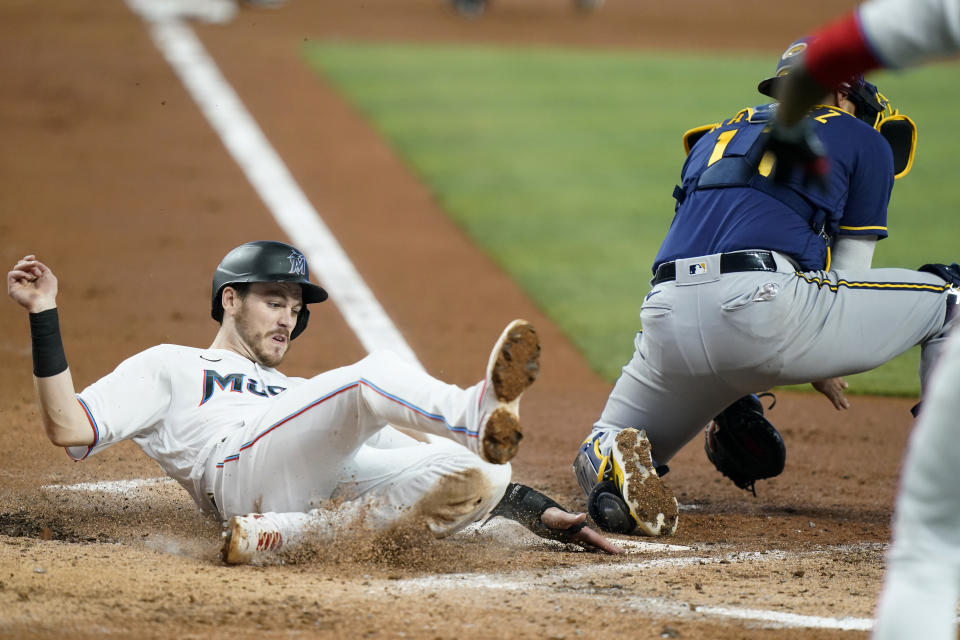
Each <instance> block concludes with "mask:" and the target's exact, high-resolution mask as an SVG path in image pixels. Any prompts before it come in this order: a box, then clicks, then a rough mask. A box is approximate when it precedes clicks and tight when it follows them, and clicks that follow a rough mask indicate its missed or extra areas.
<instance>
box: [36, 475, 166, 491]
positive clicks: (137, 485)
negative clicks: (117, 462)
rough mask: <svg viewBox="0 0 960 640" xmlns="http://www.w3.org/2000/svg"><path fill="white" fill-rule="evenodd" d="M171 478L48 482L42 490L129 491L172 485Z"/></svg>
mask: <svg viewBox="0 0 960 640" xmlns="http://www.w3.org/2000/svg"><path fill="white" fill-rule="evenodd" d="M172 484H176V482H175V481H174V480H173V479H172V478H167V477H163V478H133V479H131V480H104V481H102V482H79V483H77V484H48V485H45V486H42V487H40V488H41V489H43V490H44V491H89V492H91V493H120V494H123V493H129V492H131V491H136V490H137V489H142V488H144V487H155V486H163V485H172Z"/></svg>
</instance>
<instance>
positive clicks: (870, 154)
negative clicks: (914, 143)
mask: <svg viewBox="0 0 960 640" xmlns="http://www.w3.org/2000/svg"><path fill="white" fill-rule="evenodd" d="M857 133H860V136H858V137H859V138H860V139H859V140H857V141H856V145H855V147H854V149H855V156H854V158H853V161H852V162H851V166H850V176H849V181H850V189H849V191H848V193H847V198H846V203H845V205H844V208H843V212H842V215H841V217H840V223H839V228H838V230H837V232H838V234H839V235H846V236H862V235H875V236H879V237H881V238H886V237H887V205H888V204H889V203H890V192H891V191H892V190H893V152H892V151H891V150H890V145H889V144H888V143H887V141H886V140H884V138H883V136H881V135H880V134H879V133H877V132H876V130H874V129H872V128H869V129H868V128H867V127H863V128H859V129H858V131H857Z"/></svg>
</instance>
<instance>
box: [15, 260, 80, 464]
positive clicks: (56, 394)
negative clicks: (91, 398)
mask: <svg viewBox="0 0 960 640" xmlns="http://www.w3.org/2000/svg"><path fill="white" fill-rule="evenodd" d="M7 293H8V294H9V295H10V297H11V298H12V299H13V301H14V302H16V303H17V304H19V305H20V306H21V307H23V308H24V309H26V310H27V311H28V312H29V313H30V338H31V342H32V345H33V375H34V378H33V382H34V388H35V389H36V392H37V403H38V405H39V407H40V417H41V419H42V420H43V428H44V430H45V431H46V434H47V438H49V439H50V442H52V443H53V444H55V445H57V446H61V447H72V446H82V445H91V444H93V441H94V434H93V430H92V429H91V428H90V425H89V423H88V422H87V420H86V417H85V416H84V413H83V409H82V408H81V407H80V404H79V403H78V402H77V398H76V392H75V390H74V387H73V377H72V376H71V375H70V369H69V368H68V367H67V360H66V356H65V355H64V352H63V342H62V340H61V338H60V320H59V316H58V313H57V277H56V276H55V275H54V274H53V271H51V270H50V268H49V267H47V265H45V264H43V263H42V262H40V261H39V260H37V258H36V256H34V255H28V256H24V257H23V259H21V260H20V261H18V262H17V264H16V265H15V266H14V267H13V269H12V270H11V271H10V272H9V273H7Z"/></svg>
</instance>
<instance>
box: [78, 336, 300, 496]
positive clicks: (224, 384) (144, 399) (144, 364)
mask: <svg viewBox="0 0 960 640" xmlns="http://www.w3.org/2000/svg"><path fill="white" fill-rule="evenodd" d="M303 382H304V379H303V378H288V377H287V376H285V375H283V374H282V373H280V372H279V371H277V370H276V369H271V368H268V367H263V366H260V365H258V364H256V363H255V362H251V361H250V360H248V359H247V358H244V357H243V356H241V355H239V354H237V353H234V352H232V351H227V350H222V349H214V350H202V349H196V348H193V347H183V346H178V345H171V344H163V345H158V346H156V347H152V348H150V349H147V350H146V351H143V352H141V353H138V354H136V355H135V356H132V357H130V358H128V359H127V360H124V361H123V362H122V363H121V364H120V365H119V366H118V367H117V368H116V369H115V370H114V371H113V372H112V373H110V374H108V375H107V376H105V377H103V378H101V379H100V380H98V381H97V382H95V383H93V384H92V385H90V386H89V387H87V388H86V389H84V390H83V391H82V392H81V393H79V394H78V395H77V398H78V399H79V400H80V404H81V405H82V406H83V408H84V411H85V412H86V414H87V418H88V420H89V421H90V426H91V427H92V428H93V431H94V437H95V438H96V440H95V442H94V444H93V445H92V446H90V447H70V448H68V449H67V452H68V453H69V454H70V455H71V457H73V458H74V459H77V460H81V459H83V458H86V457H87V456H89V455H91V454H93V453H96V452H98V451H102V450H104V449H106V448H107V447H109V446H110V445H112V444H115V443H117V442H120V441H122V440H128V439H130V440H133V441H134V442H136V443H137V444H138V445H139V446H140V448H141V449H143V451H144V453H146V454H147V455H148V456H149V457H151V458H152V459H154V460H156V461H157V463H158V464H159V465H160V467H161V468H162V469H163V470H164V472H165V473H167V475H169V476H170V477H171V478H173V479H174V480H176V481H177V482H179V483H180V484H181V485H183V486H184V488H186V489H187V491H189V492H190V495H191V496H193V498H194V500H196V501H197V503H198V504H201V505H202V504H203V501H202V500H200V495H201V493H202V492H201V487H200V486H199V485H198V481H199V479H200V476H201V474H202V473H203V464H204V462H205V460H206V457H207V454H208V453H209V451H210V449H211V448H212V447H213V445H214V444H216V443H217V442H219V441H221V440H222V439H223V438H225V437H226V436H228V435H229V434H230V433H231V432H232V431H235V430H237V429H238V428H240V427H242V426H243V425H244V423H245V421H248V420H250V419H251V418H252V417H254V416H257V415H259V414H261V413H263V412H264V411H265V410H266V408H267V406H268V405H269V403H270V400H271V399H272V398H274V397H276V396H277V395H279V394H281V393H283V392H284V391H285V390H286V389H288V388H290V387H293V386H296V385H299V384H301V383H303Z"/></svg>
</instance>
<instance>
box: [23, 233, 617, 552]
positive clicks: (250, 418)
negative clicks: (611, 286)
mask: <svg viewBox="0 0 960 640" xmlns="http://www.w3.org/2000/svg"><path fill="white" fill-rule="evenodd" d="M7 288H8V292H9V294H10V296H11V297H12V298H13V299H14V300H15V301H16V302H17V303H19V304H20V305H21V306H23V307H24V308H25V309H26V310H27V311H28V312H29V313H30V316H29V317H30V327H31V340H32V343H33V361H34V376H35V383H36V389H37V397H38V402H39V406H40V413H41V416H42V420H43V425H44V429H45V430H46V434H47V437H48V438H49V439H50V441H51V442H52V443H53V444H55V445H58V446H63V447H66V450H67V452H68V453H69V454H70V456H71V457H73V458H74V459H76V460H82V459H84V458H86V457H87V456H90V455H92V454H95V453H97V452H99V451H102V450H103V449H105V448H107V447H109V446H110V445H112V444H115V443H117V442H120V441H121V440H127V439H132V440H133V441H134V442H136V443H137V444H138V445H139V446H140V447H141V448H142V449H143V451H144V453H146V454H147V455H148V456H149V457H151V458H153V459H154V460H156V461H157V463H159V465H160V467H161V468H162V469H163V470H164V471H165V472H166V473H167V474H168V475H169V476H170V477H171V478H173V479H174V480H176V481H177V482H179V483H180V484H181V485H182V486H183V487H184V488H185V489H186V490H187V492H189V494H190V495H191V497H192V498H193V499H194V501H195V502H196V503H197V505H198V506H199V507H200V509H202V510H203V511H205V512H206V513H209V514H213V515H214V516H215V517H217V518H219V519H220V520H221V521H225V523H226V524H225V530H224V532H225V533H224V538H225V540H224V547H223V552H222V553H223V558H224V560H225V561H226V562H228V563H231V564H234V563H246V562H258V561H262V560H264V559H267V558H268V557H269V555H270V554H271V553H275V552H278V551H281V550H288V549H290V548H291V547H292V546H294V545H296V544H297V543H298V542H301V541H302V540H303V539H304V536H305V533H306V532H307V531H309V532H310V533H311V536H312V539H316V540H320V541H322V540H326V539H333V538H335V537H336V535H337V534H338V532H339V531H343V530H345V529H349V528H352V527H357V526H360V527H364V528H367V529H369V530H373V531H384V530H387V529H389V528H390V527H392V526H394V525H396V524H398V523H399V522H400V521H401V520H404V519H408V518H414V519H417V520H418V521H421V522H422V523H423V524H424V525H425V526H426V528H427V529H429V531H430V532H432V533H433V535H435V536H437V537H441V536H446V535H450V534H452V533H455V532H456V531H459V530H460V529H462V528H463V527H465V526H466V525H468V524H470V523H472V522H476V521H477V520H480V519H481V518H484V517H485V516H487V515H489V514H491V513H492V514H494V515H503V516H506V517H510V518H513V519H515V520H518V521H519V522H521V523H522V524H524V525H525V526H527V527H528V528H530V529H531V530H533V531H534V532H535V533H538V534H539V535H543V536H546V537H551V538H556V539H561V540H566V541H571V542H577V543H580V544H582V545H585V546H590V547H596V548H599V549H602V550H604V551H607V552H611V553H615V552H618V551H620V549H619V548H618V547H616V546H615V545H613V544H611V543H609V542H608V541H607V540H606V539H604V538H603V537H602V536H600V535H599V534H597V533H596V532H594V531H592V530H590V529H589V528H587V527H584V526H583V522H584V520H585V518H586V514H579V515H577V514H572V513H568V512H566V511H564V510H562V509H561V508H559V505H557V503H555V502H553V501H552V500H550V499H549V498H547V497H546V496H544V495H543V494H541V493H539V492H537V491H535V490H533V489H530V488H529V487H525V486H523V485H517V484H511V483H510V465H509V464H507V462H508V460H510V459H511V458H512V457H513V455H514V454H515V453H516V451H517V445H518V443H519V440H520V438H521V427H520V423H519V415H518V406H519V400H520V396H521V395H522V393H523V392H524V390H525V389H527V388H528V387H529V386H530V384H532V383H533V381H534V380H535V378H536V376H537V373H538V366H539V355H540V343H539V340H538V338H537V334H536V331H535V330H534V328H533V327H532V326H531V325H530V324H528V323H527V322H524V321H522V320H515V321H514V322H512V323H510V324H509V325H508V326H507V328H506V329H505V330H504V331H503V333H502V335H501V336H500V338H499V339H498V340H497V342H496V344H495V346H494V348H493V351H492V353H491V355H490V360H489V363H488V364H487V369H486V375H485V376H484V378H483V380H481V381H480V382H479V383H477V384H476V385H474V386H473V387H470V388H468V389H461V388H459V387H456V386H453V385H449V384H446V383H443V382H441V381H439V380H436V379H435V378H432V377H430V376H429V375H427V374H426V373H424V372H423V371H421V370H420V369H418V368H417V367H415V366H411V365H410V364H408V363H406V362H404V361H402V360H401V359H400V358H399V357H397V356H395V355H393V354H391V353H388V352H385V353H373V354H371V355H369V356H367V357H366V358H364V359H363V360H361V361H360V362H357V363H356V364H353V365H350V366H346V367H343V368H340V369H335V370H332V371H328V372H326V373H321V374H319V375H317V376H314V377H313V378H310V379H303V378H291V377H287V376H285V375H283V374H282V373H280V372H279V371H277V369H276V367H277V366H278V365H279V364H280V363H281V362H282V361H283V359H284V356H285V355H286V353H287V351H288V349H289V347H290V343H291V342H292V341H293V340H294V339H296V338H297V337H298V336H299V335H300V334H301V333H302V332H303V331H304V330H305V329H306V327H307V322H308V320H309V310H308V307H307V305H309V304H315V303H319V302H322V301H323V300H325V299H326V298H327V293H326V292H325V291H324V290H323V289H322V288H321V287H319V286H317V285H316V284H313V283H312V282H310V279H309V274H308V270H307V263H306V260H305V259H304V256H303V255H302V254H301V253H300V252H299V251H298V250H296V249H295V248H294V247H291V246H290V245H287V244H284V243H281V242H267V241H259V242H251V243H247V244H244V245H241V246H239V247H237V248H235V249H233V250H232V251H230V252H229V253H228V254H227V256H226V257H225V258H224V259H223V261H222V262H221V263H220V265H219V266H218V267H217V270H216V273H215V274H214V277H213V289H212V301H211V302H212V310H211V313H212V316H213V318H214V319H215V320H217V321H218V322H219V323H220V329H219V331H218V332H217V335H216V337H215V338H214V340H213V343H212V344H211V345H210V347H209V348H207V349H198V348H193V347H184V346H177V345H167V344H164V345H158V346H156V347H153V348H150V349H147V350H146V351H143V352H141V353H138V354H136V355H134V356H132V357H130V358H128V359H127V360H125V361H124V362H122V363H121V364H120V365H119V366H118V367H117V368H116V369H115V370H114V371H113V372H112V373H109V374H107V375H106V376H104V377H103V378H101V379H100V380H98V381H97V382H95V383H93V384H92V385H90V386H89V387H87V388H86V389H84V390H83V391H82V392H80V393H79V394H78V393H76V392H75V390H74V385H73V381H72V379H71V376H70V369H69V368H68V366H67V361H66V356H65V353H64V349H63V344H62V340H61V338H60V329H59V317H58V311H57V303H56V296H57V279H56V277H55V276H54V274H53V272H52V271H51V270H50V268H49V267H47V266H46V265H44V264H43V263H42V262H40V261H39V260H38V259H37V258H36V257H35V256H32V255H28V256H25V257H24V258H23V259H22V260H20V261H19V262H18V263H17V264H16V266H15V267H14V268H13V270H12V271H10V273H9V274H8V276H7ZM393 427H397V428H393ZM399 429H408V430H410V431H411V433H414V432H415V433H416V434H419V437H420V439H422V440H426V442H421V441H420V440H418V439H416V438H414V437H411V435H407V434H405V433H402V432H401V431H400V430H399ZM331 499H334V500H335V501H336V503H337V504H339V506H337V507H336V508H324V505H325V504H327V503H328V501H329V500H331Z"/></svg>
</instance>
